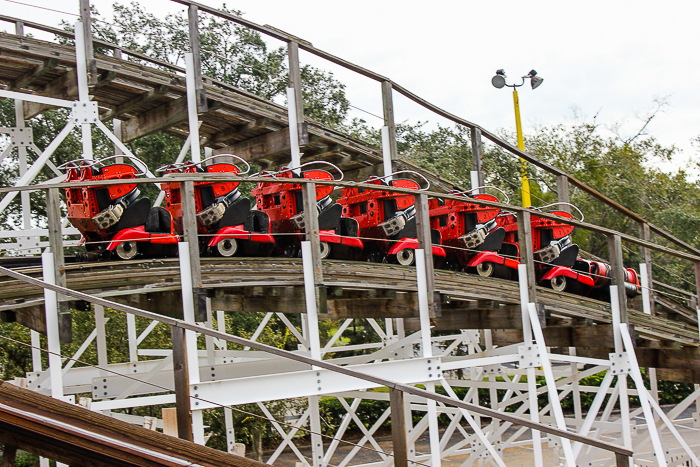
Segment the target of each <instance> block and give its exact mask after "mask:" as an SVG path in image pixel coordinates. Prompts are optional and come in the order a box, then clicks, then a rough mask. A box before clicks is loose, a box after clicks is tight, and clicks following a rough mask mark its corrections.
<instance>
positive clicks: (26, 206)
mask: <svg viewBox="0 0 700 467" xmlns="http://www.w3.org/2000/svg"><path fill="white" fill-rule="evenodd" d="M15 34H17V35H18V36H24V23H23V22H21V21H17V22H16V23H15ZM15 127H17V128H24V127H25V123H24V101H20V100H15ZM17 153H18V156H19V176H20V177H21V176H22V175H24V173H25V172H26V171H27V148H26V146H24V145H19V146H17ZM37 155H39V154H37ZM20 197H21V200H22V227H23V228H24V229H25V230H29V229H31V228H32V207H31V204H30V200H29V192H28V191H23V192H21V194H20Z"/></svg>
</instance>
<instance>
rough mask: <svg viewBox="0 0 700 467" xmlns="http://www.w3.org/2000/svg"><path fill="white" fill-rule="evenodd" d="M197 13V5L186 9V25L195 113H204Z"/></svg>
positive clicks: (205, 100) (205, 104) (204, 98)
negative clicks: (195, 106)
mask: <svg viewBox="0 0 700 467" xmlns="http://www.w3.org/2000/svg"><path fill="white" fill-rule="evenodd" d="M198 13H199V8H198V7H197V5H190V6H189V8H188V9H187V24H188V26H189V31H188V32H189V36H190V53H191V54H192V70H193V72H194V74H193V76H192V78H193V82H194V89H195V95H196V102H197V112H206V111H207V96H206V92H205V91H204V80H203V79H202V59H201V56H202V52H201V48H200V44H199V18H198ZM188 99H189V97H188ZM190 131H191V130H190Z"/></svg>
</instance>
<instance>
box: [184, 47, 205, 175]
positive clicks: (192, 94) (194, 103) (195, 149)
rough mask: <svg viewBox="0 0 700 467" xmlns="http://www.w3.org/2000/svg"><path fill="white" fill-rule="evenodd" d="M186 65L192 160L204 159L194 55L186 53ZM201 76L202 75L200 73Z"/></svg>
mask: <svg viewBox="0 0 700 467" xmlns="http://www.w3.org/2000/svg"><path fill="white" fill-rule="evenodd" d="M185 67H186V70H185V71H186V77H187V120H188V124H189V130H190V149H191V153H192V162H199V161H201V160H202V155H201V151H200V148H199V117H198V112H199V108H200V105H199V98H198V94H199V93H198V91H197V75H198V73H197V71H196V70H195V65H194V55H193V54H191V53H189V54H185ZM200 78H201V75H200Z"/></svg>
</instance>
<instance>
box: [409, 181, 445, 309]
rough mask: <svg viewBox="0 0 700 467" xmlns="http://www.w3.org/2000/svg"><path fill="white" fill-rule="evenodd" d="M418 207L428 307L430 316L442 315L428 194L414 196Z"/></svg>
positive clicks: (420, 244)
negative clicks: (434, 260)
mask: <svg viewBox="0 0 700 467" xmlns="http://www.w3.org/2000/svg"><path fill="white" fill-rule="evenodd" d="M414 199H415V208H416V231H417V235H418V248H421V249H423V250H424V251H425V276H426V279H427V283H428V284H427V285H428V308H429V311H430V317H431V318H432V317H434V316H440V298H439V295H438V297H437V298H436V296H435V294H436V292H435V268H434V266H433V239H432V235H431V229H430V211H429V209H428V195H426V194H425V193H420V194H417V195H415V196H414Z"/></svg>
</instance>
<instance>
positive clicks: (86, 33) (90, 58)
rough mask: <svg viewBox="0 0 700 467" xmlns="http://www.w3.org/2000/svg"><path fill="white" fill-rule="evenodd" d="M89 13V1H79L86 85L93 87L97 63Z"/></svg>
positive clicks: (95, 82)
mask: <svg viewBox="0 0 700 467" xmlns="http://www.w3.org/2000/svg"><path fill="white" fill-rule="evenodd" d="M90 13H91V12H90V0H80V22H81V23H82V32H83V37H84V38H85V64H86V66H87V73H88V75H87V77H88V83H89V84H90V85H91V86H94V85H95V84H97V61H96V60H95V51H94V48H93V44H92V17H91V14H90ZM81 100H82V99H81Z"/></svg>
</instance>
